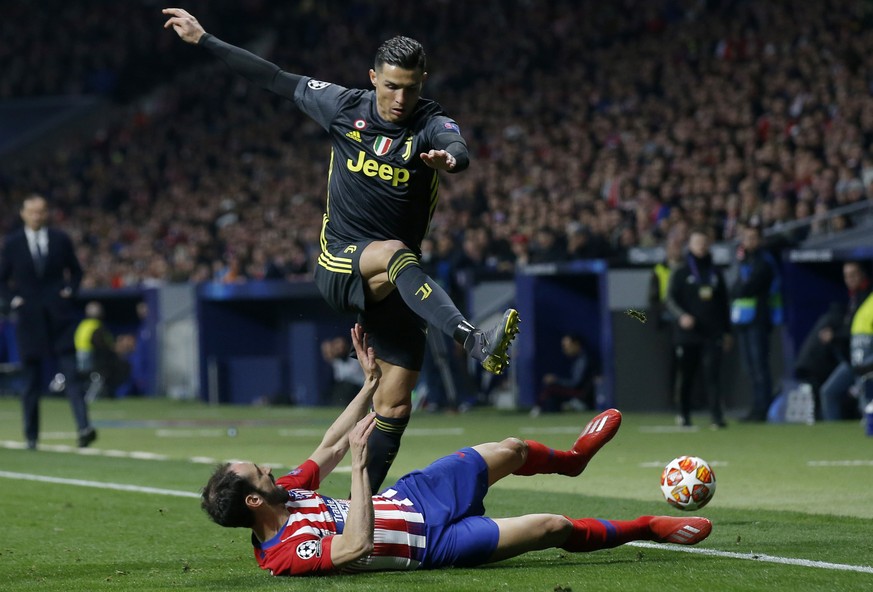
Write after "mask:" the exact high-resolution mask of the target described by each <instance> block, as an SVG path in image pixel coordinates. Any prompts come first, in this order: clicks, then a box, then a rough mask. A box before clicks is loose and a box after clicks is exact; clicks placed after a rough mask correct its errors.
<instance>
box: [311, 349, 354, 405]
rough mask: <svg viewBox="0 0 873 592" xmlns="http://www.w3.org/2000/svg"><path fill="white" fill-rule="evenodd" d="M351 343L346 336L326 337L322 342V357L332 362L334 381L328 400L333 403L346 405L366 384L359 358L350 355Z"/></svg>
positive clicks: (329, 362)
mask: <svg viewBox="0 0 873 592" xmlns="http://www.w3.org/2000/svg"><path fill="white" fill-rule="evenodd" d="M350 348H351V343H350V342H349V340H348V339H346V338H345V337H342V336H339V337H334V338H333V339H325V340H324V341H322V342H321V357H322V358H323V359H324V361H325V362H327V363H328V364H330V368H331V372H332V374H331V377H332V382H331V386H330V392H329V394H328V397H327V399H326V400H327V401H329V402H330V404H331V405H335V406H340V407H342V406H345V405H346V404H348V402H349V401H351V400H352V399H353V398H354V396H355V395H356V394H357V393H358V391H360V390H361V387H362V386H363V385H364V373H363V371H362V370H361V365H360V364H359V363H358V360H356V359H355V358H353V357H351V355H350V351H351V350H350Z"/></svg>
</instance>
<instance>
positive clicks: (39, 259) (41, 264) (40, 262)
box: [33, 235, 45, 275]
mask: <svg viewBox="0 0 873 592" xmlns="http://www.w3.org/2000/svg"><path fill="white" fill-rule="evenodd" d="M34 242H35V243H36V257H35V258H34V260H33V262H34V264H35V267H36V274H37V275H42V272H43V271H44V270H45V257H44V256H43V253H42V248H41V247H40V246H39V235H37V237H36V240H35V241H34Z"/></svg>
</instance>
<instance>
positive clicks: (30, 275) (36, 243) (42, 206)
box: [0, 195, 97, 449]
mask: <svg viewBox="0 0 873 592" xmlns="http://www.w3.org/2000/svg"><path fill="white" fill-rule="evenodd" d="M48 211H49V210H48V204H47V203H46V200H45V198H43V197H42V196H40V195H31V196H29V197H27V198H26V199H25V200H24V202H23V204H22V207H21V219H22V220H23V221H24V228H23V229H21V230H18V231H15V232H13V233H12V234H10V235H9V237H7V239H6V242H5V244H4V246H3V254H2V257H0V296H2V300H3V301H4V302H7V303H8V305H9V307H10V309H11V311H12V314H13V317H14V318H15V319H16V336H17V338H18V349H19V353H20V355H21V360H22V363H23V365H24V376H25V386H24V392H23V394H22V405H23V407H24V437H25V438H26V440H27V447H28V448H29V449H35V448H36V441H37V438H38V436H39V396H40V391H41V385H40V382H41V379H42V377H43V364H44V363H45V362H47V361H49V360H50V359H52V358H56V359H57V361H58V367H59V370H60V372H61V374H63V376H64V377H65V379H66V380H65V388H64V391H65V393H66V395H67V398H68V399H69V401H70V407H71V408H72V411H73V417H74V418H75V420H76V427H77V428H78V444H79V447H85V446H88V445H89V444H91V442H93V441H94V440H95V439H96V438H97V432H96V431H95V430H94V428H93V426H91V423H90V422H89V420H88V410H87V408H86V406H85V399H84V397H83V395H82V390H81V387H80V386H79V383H78V380H76V349H75V346H74V344H73V334H74V333H75V331H76V325H77V322H76V321H77V318H76V317H77V315H76V309H75V306H74V304H73V302H74V301H73V296H75V294H76V291H77V290H78V288H79V283H80V282H81V280H82V267H81V266H80V265H79V260H78V259H77V258H76V253H75V250H74V249H73V242H72V241H71V240H70V237H69V236H68V235H67V234H66V233H65V232H63V231H62V230H59V229H56V228H48V227H47V226H46V223H47V222H48Z"/></svg>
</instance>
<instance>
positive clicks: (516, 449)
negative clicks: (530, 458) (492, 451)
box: [500, 436, 527, 460]
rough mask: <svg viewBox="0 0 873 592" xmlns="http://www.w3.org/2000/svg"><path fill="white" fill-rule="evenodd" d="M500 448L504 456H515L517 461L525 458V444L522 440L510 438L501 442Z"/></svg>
mask: <svg viewBox="0 0 873 592" xmlns="http://www.w3.org/2000/svg"><path fill="white" fill-rule="evenodd" d="M500 447H501V449H503V451H504V452H505V453H506V454H509V455H511V456H516V457H518V458H519V460H524V459H525V458H527V443H526V442H525V441H524V440H521V439H519V438H516V437H514V436H511V437H509V438H507V439H505V440H503V441H502V442H501V443H500Z"/></svg>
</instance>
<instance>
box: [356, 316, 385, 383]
mask: <svg viewBox="0 0 873 592" xmlns="http://www.w3.org/2000/svg"><path fill="white" fill-rule="evenodd" d="M352 344H353V345H354V346H355V354H356V355H357V356H358V363H359V364H360V365H361V370H363V371H364V378H365V379H366V380H367V381H368V382H378V381H379V379H380V378H382V369H381V368H380V367H379V364H377V363H376V350H374V349H373V348H372V347H371V346H369V345H367V334H366V333H364V328H363V327H362V326H361V325H360V324H358V323H355V326H354V327H352Z"/></svg>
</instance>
